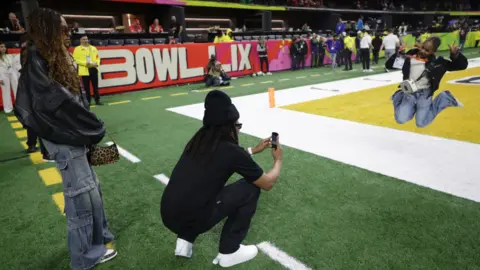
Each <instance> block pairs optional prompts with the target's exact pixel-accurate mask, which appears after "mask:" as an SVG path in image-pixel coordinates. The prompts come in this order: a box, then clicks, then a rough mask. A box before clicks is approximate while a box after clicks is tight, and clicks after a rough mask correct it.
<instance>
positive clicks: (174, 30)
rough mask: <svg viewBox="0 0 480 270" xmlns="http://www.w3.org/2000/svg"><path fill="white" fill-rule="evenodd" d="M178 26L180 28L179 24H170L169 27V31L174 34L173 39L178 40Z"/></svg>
mask: <svg viewBox="0 0 480 270" xmlns="http://www.w3.org/2000/svg"><path fill="white" fill-rule="evenodd" d="M180 26H181V24H179V23H172V24H171V25H170V31H173V32H174V37H175V38H178V32H180Z"/></svg>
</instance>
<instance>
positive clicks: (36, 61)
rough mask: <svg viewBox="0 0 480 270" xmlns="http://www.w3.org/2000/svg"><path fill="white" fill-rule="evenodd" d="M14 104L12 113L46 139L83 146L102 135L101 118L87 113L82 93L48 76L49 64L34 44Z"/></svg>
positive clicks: (29, 48)
mask: <svg viewBox="0 0 480 270" xmlns="http://www.w3.org/2000/svg"><path fill="white" fill-rule="evenodd" d="M27 50H28V51H27V61H26V64H25V65H24V66H23V67H22V70H21V75H20V79H19V82H18V90H17V97H16V104H15V109H14V110H15V115H16V116H17V117H18V120H19V121H20V122H21V123H22V124H23V125H24V126H26V127H27V128H29V129H32V130H33V131H35V132H36V133H37V134H38V135H39V137H40V138H43V139H46V140H48V141H51V142H54V143H58V144H65V145H72V146H85V145H93V144H97V143H99V142H100V141H101V140H102V138H103V136H104V135H105V127H104V124H103V121H101V120H100V119H98V118H97V116H96V115H95V114H94V113H92V112H90V111H89V110H88V109H87V108H88V106H86V104H85V103H84V102H83V100H84V99H82V95H81V94H74V93H72V92H71V91H70V90H68V89H67V88H65V87H64V86H62V85H61V84H59V83H58V82H55V81H53V80H52V79H50V78H49V77H48V70H49V67H48V64H47V62H46V61H45V59H44V58H43V57H42V56H40V53H39V51H38V50H37V48H36V47H35V46H34V45H31V44H30V45H29V47H28V49H27Z"/></svg>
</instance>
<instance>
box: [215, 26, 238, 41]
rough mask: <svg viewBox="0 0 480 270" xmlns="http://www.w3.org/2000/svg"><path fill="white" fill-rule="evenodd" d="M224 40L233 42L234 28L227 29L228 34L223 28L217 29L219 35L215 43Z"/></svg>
mask: <svg viewBox="0 0 480 270" xmlns="http://www.w3.org/2000/svg"><path fill="white" fill-rule="evenodd" d="M223 42H233V32H232V29H227V32H226V34H224V33H223V32H222V30H217V35H216V36H215V39H214V41H213V43H223Z"/></svg>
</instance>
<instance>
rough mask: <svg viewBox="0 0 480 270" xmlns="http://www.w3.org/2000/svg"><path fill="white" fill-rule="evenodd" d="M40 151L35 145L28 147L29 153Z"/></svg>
mask: <svg viewBox="0 0 480 270" xmlns="http://www.w3.org/2000/svg"><path fill="white" fill-rule="evenodd" d="M37 151H38V148H37V147H36V146H35V145H32V146H29V147H28V149H27V153H35V152H37Z"/></svg>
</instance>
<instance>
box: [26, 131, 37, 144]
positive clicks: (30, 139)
mask: <svg viewBox="0 0 480 270" xmlns="http://www.w3.org/2000/svg"><path fill="white" fill-rule="evenodd" d="M37 141H38V135H37V133H36V132H35V131H33V130H32V129H30V128H28V127H27V145H28V147H33V146H36V145H37Z"/></svg>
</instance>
